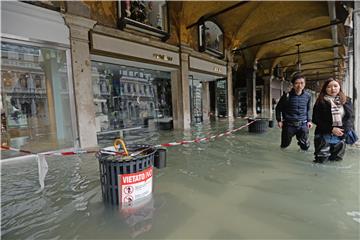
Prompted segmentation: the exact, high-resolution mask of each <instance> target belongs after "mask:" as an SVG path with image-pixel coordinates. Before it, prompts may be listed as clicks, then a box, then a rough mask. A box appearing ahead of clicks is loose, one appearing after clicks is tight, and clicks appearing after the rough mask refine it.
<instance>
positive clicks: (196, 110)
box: [189, 75, 203, 123]
mask: <svg viewBox="0 0 360 240" xmlns="http://www.w3.org/2000/svg"><path fill="white" fill-rule="evenodd" d="M189 79H190V109H191V120H192V122H193V123H200V122H202V121H203V106H202V82H201V81H200V80H199V79H194V78H193V77H192V76H191V75H190V76H189Z"/></svg>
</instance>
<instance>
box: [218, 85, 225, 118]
mask: <svg viewBox="0 0 360 240" xmlns="http://www.w3.org/2000/svg"><path fill="white" fill-rule="evenodd" d="M216 106H217V110H218V117H226V116H227V85H226V80H225V79H219V80H217V81H216Z"/></svg>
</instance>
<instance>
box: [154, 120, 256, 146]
mask: <svg viewBox="0 0 360 240" xmlns="http://www.w3.org/2000/svg"><path fill="white" fill-rule="evenodd" d="M255 121H257V120H253V121H251V122H249V123H247V124H245V125H243V126H241V127H238V128H235V129H233V130H229V131H226V132H224V133H219V134H216V135H213V136H210V137H203V138H195V139H194V140H183V141H178V142H172V143H163V144H159V145H155V146H154V147H172V146H178V145H184V144H189V143H200V142H204V141H209V140H211V139H214V138H219V137H223V136H228V135H230V134H232V133H234V132H237V131H239V130H241V129H243V128H244V127H247V126H249V125H250V124H252V123H254V122H255Z"/></svg>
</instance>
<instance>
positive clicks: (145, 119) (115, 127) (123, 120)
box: [92, 61, 172, 144]
mask: <svg viewBox="0 0 360 240" xmlns="http://www.w3.org/2000/svg"><path fill="white" fill-rule="evenodd" d="M92 78H93V91H94V104H95V106H96V128H97V132H98V141H99V143H100V144H102V143H106V142H107V141H112V139H113V137H118V136H119V135H122V136H124V135H126V140H127V141H133V140H134V141H136V140H137V139H143V137H144V136H143V134H144V132H149V131H150V132H151V131H153V130H155V129H156V128H157V123H158V122H159V121H163V120H166V121H172V104H171V84H170V74H169V73H167V72H161V71H153V70H148V69H140V68H135V67H128V66H122V65H115V64H109V63H101V62H96V61H94V62H93V63H92Z"/></svg>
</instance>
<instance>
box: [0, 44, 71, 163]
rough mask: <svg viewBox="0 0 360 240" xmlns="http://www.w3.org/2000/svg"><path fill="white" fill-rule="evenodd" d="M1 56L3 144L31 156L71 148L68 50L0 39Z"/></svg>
mask: <svg viewBox="0 0 360 240" xmlns="http://www.w3.org/2000/svg"><path fill="white" fill-rule="evenodd" d="M1 53H2V54H1V102H2V109H1V116H2V121H1V124H2V126H1V127H2V144H6V145H9V146H11V147H14V148H20V149H25V150H28V151H31V152H43V151H48V150H54V149H60V148H66V147H73V146H74V133H73V127H72V126H73V124H72V123H73V119H72V116H71V112H72V111H71V109H70V106H71V105H72V104H71V103H70V95H69V73H68V64H67V54H68V50H67V49H61V48H57V47H56V48H51V47H41V46H33V45H28V44H27V43H24V44H23V43H18V42H16V43H14V42H11V41H9V42H5V41H2V42H1ZM4 155H5V158H6V157H7V156H6V153H3V156H4ZM10 155H11V156H12V155H13V154H10V153H9V156H10Z"/></svg>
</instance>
